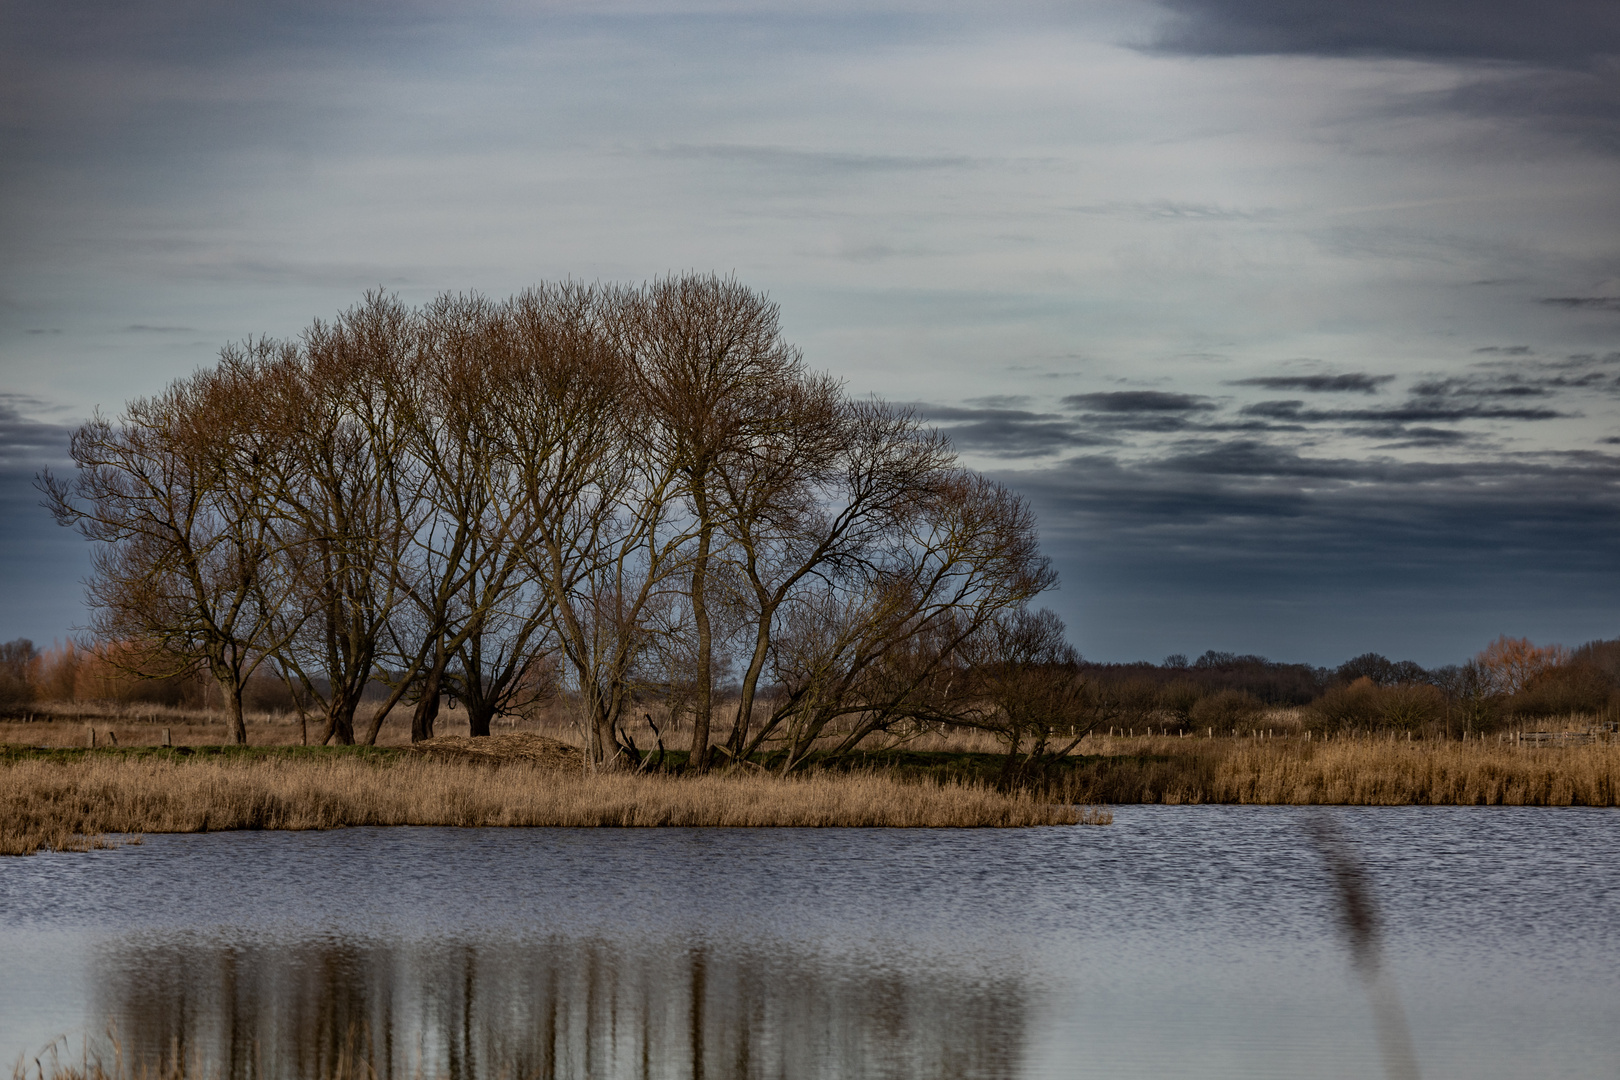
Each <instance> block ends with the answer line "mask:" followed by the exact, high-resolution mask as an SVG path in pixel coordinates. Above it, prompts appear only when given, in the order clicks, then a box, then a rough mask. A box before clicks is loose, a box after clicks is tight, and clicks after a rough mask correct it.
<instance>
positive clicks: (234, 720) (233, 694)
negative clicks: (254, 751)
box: [220, 680, 247, 746]
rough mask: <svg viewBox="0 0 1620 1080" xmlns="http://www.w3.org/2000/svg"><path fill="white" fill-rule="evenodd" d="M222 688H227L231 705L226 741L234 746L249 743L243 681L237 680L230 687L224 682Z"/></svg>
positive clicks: (228, 701) (228, 700)
mask: <svg viewBox="0 0 1620 1080" xmlns="http://www.w3.org/2000/svg"><path fill="white" fill-rule="evenodd" d="M220 689H221V690H225V692H226V693H225V696H226V701H227V704H228V705H229V706H230V718H229V719H228V720H227V721H226V728H227V729H228V730H227V731H226V733H225V741H226V742H228V743H230V744H231V745H232V746H246V745H247V722H246V721H245V720H244V719H243V718H242V683H241V681H240V680H236V681H234V682H233V683H232V685H231V686H230V688H229V689H226V687H225V685H224V684H223V683H221V684H220Z"/></svg>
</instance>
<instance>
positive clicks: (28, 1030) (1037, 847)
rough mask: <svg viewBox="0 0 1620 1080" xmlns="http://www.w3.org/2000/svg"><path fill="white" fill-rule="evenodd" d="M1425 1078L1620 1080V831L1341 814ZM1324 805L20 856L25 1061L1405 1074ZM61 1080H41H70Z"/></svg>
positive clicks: (168, 845) (16, 973)
mask: <svg viewBox="0 0 1620 1080" xmlns="http://www.w3.org/2000/svg"><path fill="white" fill-rule="evenodd" d="M1331 813H1332V816H1333V817H1334V818H1335V819H1336V820H1337V821H1339V822H1340V823H1341V824H1342V825H1343V827H1344V829H1345V832H1346V834H1347V835H1348V836H1349V838H1350V842H1351V845H1352V847H1353V849H1354V851H1355V853H1356V855H1357V856H1358V857H1359V859H1360V860H1361V861H1362V862H1363V863H1364V864H1365V866H1366V868H1367V870H1368V874H1369V878H1370V881H1371V885H1372V889H1373V891H1374V894H1375V896H1376V898H1377V900H1378V902H1379V904H1380V906H1381V909H1382V913H1383V916H1384V921H1385V925H1386V935H1385V941H1384V955H1385V958H1386V961H1387V963H1386V970H1387V971H1388V972H1389V974H1390V975H1391V976H1392V977H1393V982H1394V985H1395V986H1396V987H1397V988H1398V992H1399V995H1400V998H1401V1001H1402V1003H1403V1006H1404V1011H1405V1014H1406V1017H1407V1022H1408V1026H1409V1027H1410V1030H1411V1034H1412V1040H1413V1043H1414V1045H1415V1047H1416V1052H1417V1056H1418V1059H1419V1062H1420V1064H1421V1066H1422V1069H1423V1075H1424V1076H1426V1077H1470V1078H1478V1077H1562V1076H1568V1077H1592V1076H1616V1075H1620V964H1617V961H1620V813H1617V812H1615V811H1610V810H1583V809H1567V810H1553V809H1538V808H1527V809H1511V808H1492V809H1474V808H1427V807H1400V808H1355V809H1342V810H1335V811H1332V812H1331ZM1306 814H1307V812H1306V811H1303V810H1300V809H1296V808H1289V807H1120V808H1118V810H1117V813H1116V819H1115V824H1114V825H1112V826H1110V827H1106V828H1053V829H1030V830H1009V831H990V830H983V831H961V832H949V831H927V830H833V829H829V830H793V829H782V830H765V829H761V830H682V829H648V830H606V829H603V830H583V829H581V830H566V829H525V830H498V829H489V830H457V829H437V828H434V829H348V830H340V831H335V832H327V833H222V834H214V835H203V836H154V837H148V838H147V839H146V841H145V842H144V843H143V844H141V845H139V846H133V847H124V848H118V849H114V850H111V851H103V852H94V853H90V854H82V855H76V854H64V855H41V856H36V857H33V858H27V859H9V860H4V861H0V957H4V960H3V965H4V966H3V971H0V1054H3V1055H4V1056H5V1061H6V1063H10V1062H13V1061H17V1060H18V1059H19V1058H20V1057H21V1058H23V1059H24V1061H25V1067H26V1068H27V1070H28V1071H29V1072H34V1071H35V1066H34V1064H33V1056H34V1055H35V1054H36V1053H38V1052H39V1051H40V1050H41V1048H42V1047H44V1046H45V1045H46V1044H47V1043H49V1042H50V1041H51V1040H52V1039H53V1038H54V1037H56V1036H59V1035H61V1036H66V1038H65V1039H64V1040H63V1041H61V1042H58V1043H57V1044H56V1046H57V1051H56V1052H57V1054H58V1055H59V1056H60V1057H61V1059H62V1060H64V1061H67V1060H72V1061H77V1060H78V1059H79V1057H80V1056H81V1055H82V1054H83V1053H85V1052H86V1047H88V1052H90V1053H92V1054H94V1053H101V1054H102V1055H103V1056H105V1057H107V1058H108V1060H110V1055H111V1054H112V1053H113V1048H114V1047H115V1046H116V1047H117V1050H118V1052H120V1053H122V1054H123V1055H124V1058H125V1060H126V1061H138V1062H147V1063H150V1064H153V1065H156V1066H161V1065H162V1063H163V1062H164V1061H166V1060H170V1059H172V1058H173V1057H174V1056H175V1055H176V1054H178V1055H179V1056H180V1058H181V1059H182V1060H183V1061H184V1062H185V1063H186V1065H187V1066H188V1068H191V1069H193V1070H199V1069H200V1071H201V1072H202V1073H203V1074H205V1075H210V1076H215V1075H217V1076H227V1075H228V1076H230V1077H233V1078H235V1077H242V1078H244V1080H245V1078H250V1077H252V1078H260V1077H262V1078H264V1080H278V1078H283V1077H289V1078H290V1077H305V1076H318V1075H328V1074H331V1073H332V1072H334V1071H337V1070H338V1069H340V1068H348V1067H352V1066H353V1065H354V1064H355V1063H356V1062H365V1063H367V1064H369V1065H370V1066H371V1067H372V1068H374V1069H375V1070H376V1071H377V1073H378V1074H379V1075H381V1076H399V1077H415V1076H418V1075H424V1076H429V1077H437V1076H444V1077H450V1078H453V1080H480V1078H484V1077H490V1078H494V1077H501V1076H514V1077H515V1076H563V1077H621V1076H623V1077H631V1076H658V1077H662V1076H668V1077H682V1078H686V1077H691V1078H699V1077H702V1078H705V1080H715V1078H727V1080H729V1078H732V1077H738V1078H741V1077H783V1078H798V1077H806V1078H809V1077H817V1078H820V1077H895V1078H902V1077H947V1076H949V1077H1092V1076H1095V1077H1105V1076H1106V1077H1171V1076H1174V1077H1245V1078H1252V1077H1270V1076H1276V1077H1299V1076H1313V1077H1375V1076H1379V1075H1381V1068H1382V1066H1381V1063H1380V1062H1381V1059H1380V1057H1379V1050H1378V1040H1377V1036H1376V1032H1375V1029H1374V1024H1373V1019H1372V1010H1371V1008H1370V1006H1369V1003H1368V996H1367V994H1366V992H1365V989H1364V986H1363V983H1362V982H1361V981H1360V979H1359V978H1358V977H1357V974H1356V971H1355V969H1354V968H1353V967H1352V966H1351V963H1350V958H1349V952H1348V949H1347V946H1346V944H1345V942H1344V940H1343V938H1342V936H1341V934H1340V932H1339V930H1338V928H1337V923H1336V913H1337V906H1336V905H1337V901H1336V898H1335V893H1334V892H1333V890H1332V888H1331V885H1330V883H1329V879H1328V877H1327V874H1326V872H1325V870H1324V867H1323V863H1322V859H1321V857H1320V855H1319V854H1318V853H1317V852H1316V850H1315V849H1314V848H1313V847H1312V845H1311V842H1310V841H1309V839H1308V835H1307V831H1306V829H1305V828H1304V824H1305V821H1306ZM49 1060H50V1059H49V1056H48V1055H47V1056H46V1057H44V1058H42V1062H43V1064H44V1065H45V1067H46V1071H47V1073H48V1072H49Z"/></svg>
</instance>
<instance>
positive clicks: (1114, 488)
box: [1016, 441, 1620, 592]
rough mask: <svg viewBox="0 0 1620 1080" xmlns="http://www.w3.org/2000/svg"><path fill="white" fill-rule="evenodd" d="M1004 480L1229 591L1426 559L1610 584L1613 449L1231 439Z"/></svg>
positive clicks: (1085, 535)
mask: <svg viewBox="0 0 1620 1080" xmlns="http://www.w3.org/2000/svg"><path fill="white" fill-rule="evenodd" d="M1016 482H1017V485H1018V488H1019V490H1021V491H1024V492H1026V493H1028V494H1029V495H1030V496H1031V497H1032V498H1033V499H1034V500H1035V501H1036V503H1037V505H1038V506H1039V508H1040V510H1041V516H1042V527H1043V534H1044V533H1046V532H1047V531H1050V532H1052V533H1053V534H1054V536H1060V537H1063V538H1064V540H1063V542H1064V543H1075V542H1082V543H1092V544H1097V545H1100V546H1102V547H1103V548H1104V549H1105V550H1106V551H1107V552H1109V553H1110V554H1109V556H1108V557H1109V558H1113V559H1117V560H1123V561H1129V562H1140V563H1143V564H1159V565H1160V566H1161V567H1162V572H1163V573H1164V574H1168V575H1171V576H1176V575H1178V574H1182V573H1193V572H1194V569H1195V568H1197V573H1199V574H1206V573H1207V572H1208V571H1209V569H1210V568H1211V567H1225V568H1226V571H1227V572H1229V573H1230V574H1232V575H1234V577H1235V580H1234V581H1233V582H1232V583H1231V584H1233V585H1234V586H1236V589H1237V591H1238V592H1241V590H1242V588H1243V585H1242V582H1243V580H1245V579H1247V580H1252V581H1254V582H1256V583H1258V582H1260V581H1262V580H1269V581H1270V582H1271V584H1270V585H1269V586H1267V588H1269V589H1273V590H1274V589H1275V588H1276V586H1277V584H1278V583H1279V580H1280V579H1287V578H1299V579H1315V580H1328V579H1334V580H1338V581H1340V582H1342V583H1345V584H1348V585H1352V586H1353V585H1356V584H1360V585H1363V586H1373V585H1384V584H1387V583H1388V582H1389V581H1390V580H1391V578H1396V579H1403V580H1412V579H1416V578H1420V577H1422V576H1423V575H1426V574H1433V573H1436V572H1439V573H1442V574H1444V575H1446V576H1447V577H1448V578H1453V579H1464V578H1469V577H1471V576H1475V575H1487V576H1488V575H1492V574H1501V575H1508V576H1511V575H1514V574H1527V573H1528V574H1537V573H1542V574H1551V575H1564V576H1569V577H1571V578H1578V577H1579V576H1580V575H1583V574H1590V575H1595V576H1596V578H1595V580H1598V581H1601V582H1602V583H1603V586H1604V587H1605V588H1608V589H1611V590H1613V589H1615V588H1616V587H1617V586H1620V563H1616V561H1615V560H1614V559H1613V541H1612V537H1613V536H1614V534H1615V530H1616V528H1617V527H1620V457H1616V456H1614V455H1604V454H1585V455H1582V454H1564V455H1549V456H1546V457H1537V458H1524V459H1499V460H1493V461H1479V462H1472V463H1467V464H1437V463H1421V462H1420V463H1408V462H1397V461H1393V460H1355V459H1347V458H1315V457H1307V456H1304V455H1302V454H1300V453H1298V452H1296V451H1293V450H1289V449H1284V448H1279V447H1275V446H1270V445H1267V444H1265V443H1260V442H1252V441H1250V442H1243V441H1239V442H1231V443H1224V444H1219V443H1215V444H1209V445H1203V446H1190V447H1184V448H1181V449H1179V450H1173V451H1172V452H1170V453H1168V454H1165V455H1163V456H1161V457H1157V458H1152V459H1149V460H1145V461H1135V462H1124V461H1121V460H1119V459H1117V458H1115V457H1112V456H1108V455H1093V456H1082V457H1076V458H1073V459H1070V460H1068V461H1065V462H1064V463H1063V464H1061V465H1059V466H1055V467H1052V468H1049V469H1045V470H1041V471H1038V472H1029V473H1021V474H1018V477H1017V481H1016Z"/></svg>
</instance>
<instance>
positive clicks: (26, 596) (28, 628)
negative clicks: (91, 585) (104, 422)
mask: <svg viewBox="0 0 1620 1080" xmlns="http://www.w3.org/2000/svg"><path fill="white" fill-rule="evenodd" d="M43 407H44V406H43V404H42V403H41V402H38V401H34V400H32V399H30V398H25V397H19V396H17V395H15V394H3V393H0V566H4V567H7V568H9V569H10V571H11V572H10V573H9V574H8V575H7V577H6V580H5V593H4V595H5V602H4V603H3V604H0V640H9V639H11V638H14V637H29V638H32V639H34V640H35V641H36V642H41V643H43V642H46V641H49V640H50V639H51V638H52V637H54V636H55V635H57V634H60V633H62V632H63V631H64V630H66V629H67V626H66V625H65V624H64V622H63V613H64V612H82V610H83V609H82V607H80V598H81V596H82V593H83V589H82V587H81V586H80V584H79V582H80V581H81V580H82V579H84V578H85V577H86V576H87V575H88V573H89V570H90V557H89V545H87V544H86V543H85V542H84V541H83V540H82V539H81V538H80V537H79V535H78V534H77V533H76V532H74V531H73V530H71V529H64V528H62V527H61V526H59V525H57V524H56V522H55V521H54V520H53V519H52V518H51V515H50V512H49V511H47V510H46V509H45V508H44V507H43V506H41V505H40V493H39V492H38V491H37V490H36V489H35V487H34V478H35V476H36V475H37V474H38V473H39V472H40V471H42V470H44V469H57V470H62V469H66V468H71V467H72V463H71V461H70V459H69V458H68V452H67V449H68V439H69V437H70V436H71V435H72V434H73V428H72V426H70V425H67V424H58V423H53V422H50V421H46V420H35V419H31V418H30V417H28V416H26V415H25V413H26V412H27V411H30V410H36V409H40V408H43Z"/></svg>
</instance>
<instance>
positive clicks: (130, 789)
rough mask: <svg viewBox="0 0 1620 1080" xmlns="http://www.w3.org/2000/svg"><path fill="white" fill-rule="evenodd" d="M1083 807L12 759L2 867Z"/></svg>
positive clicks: (893, 789)
mask: <svg viewBox="0 0 1620 1080" xmlns="http://www.w3.org/2000/svg"><path fill="white" fill-rule="evenodd" d="M1105 816H1106V815H1102V816H1099V815H1097V814H1095V813H1092V814H1090V815H1087V814H1085V813H1082V812H1080V811H1077V810H1075V809H1073V808H1072V807H1068V806H1054V805H1049V804H1043V803H1041V802H1038V801H1037V800H1036V799H1034V798H1033V797H1031V796H1029V795H1027V794H1017V795H1004V794H1001V793H998V792H995V791H991V790H986V789H984V788H979V787H970V786H963V785H959V784H952V785H943V786H942V785H937V784H917V783H906V782H903V781H901V780H898V779H895V778H893V777H888V776H879V775H872V774H850V775H828V774H821V775H814V776H808V777H803V778H792V779H782V778H780V777H775V776H763V775H751V776H704V777H692V778H676V777H668V776H636V775H590V774H586V773H582V772H573V771H558V770H556V769H553V768H546V767H543V766H539V765H535V764H531V763H527V762H512V763H506V764H501V765H497V766H492V765H488V764H480V763H475V762H470V761H458V760H445V759H441V758H436V757H431V756H425V755H416V754H410V753H408V752H400V751H393V752H389V751H377V750H371V751H369V752H353V751H349V752H343V753H337V754H333V753H331V752H329V751H327V752H323V751H320V750H315V749H311V750H291V751H267V750H263V749H260V750H254V749H252V748H249V749H246V750H240V751H234V752H233V751H214V752H210V753H203V752H192V753H189V754H186V753H182V752H176V751H167V750H161V749H146V750H138V751H79V750H56V751H31V752H28V753H17V752H13V753H11V754H9V755H7V756H6V757H5V758H3V759H0V853H5V854H13V855H15V854H29V853H32V852H35V851H38V850H41V849H42V848H48V849H52V850H84V849H86V848H87V847H92V846H96V845H97V844H98V843H100V842H101V841H99V840H98V839H97V838H98V837H100V836H101V835H102V834H106V833H161V832H209V831H218V830H225V829H330V828H337V827H340V826H346V825H461V826H534V825H560V826H604V825H606V826H642V825H708V826H811V827H821V826H884V827H900V828H911V827H980V826H996V827H1005V826H1021V825H1068V824H1076V823H1080V822H1082V821H1098V822H1100V821H1101V819H1102V817H1105Z"/></svg>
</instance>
